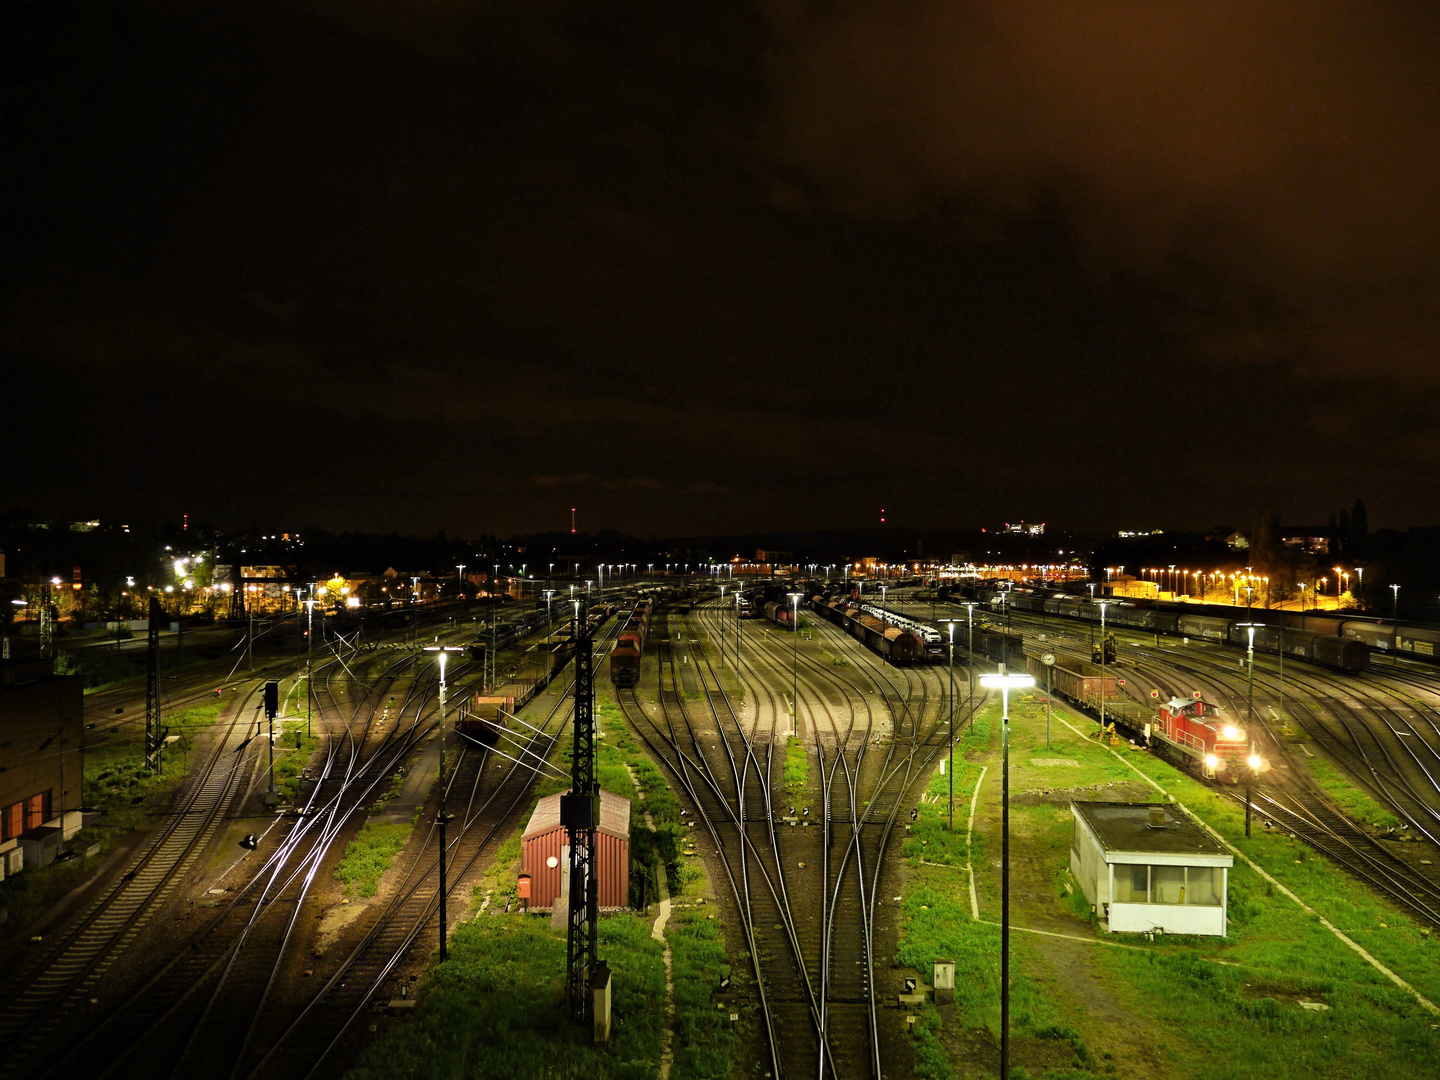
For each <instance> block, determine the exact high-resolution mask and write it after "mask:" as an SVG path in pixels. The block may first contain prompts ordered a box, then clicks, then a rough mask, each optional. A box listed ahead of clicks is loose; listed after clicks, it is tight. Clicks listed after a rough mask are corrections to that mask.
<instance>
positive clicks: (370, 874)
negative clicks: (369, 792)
mask: <svg viewBox="0 0 1440 1080" xmlns="http://www.w3.org/2000/svg"><path fill="white" fill-rule="evenodd" d="M411 831H412V829H411V826H410V825H408V824H406V823H404V822H399V823H395V824H383V823H381V822H378V821H367V822H366V823H365V825H364V827H363V828H361V830H360V832H359V833H358V834H357V835H356V837H355V839H354V840H351V841H350V843H349V844H348V845H347V846H346V848H345V854H344V856H342V857H341V859H340V863H339V865H337V866H336V867H335V879H336V880H337V881H339V882H340V883H341V884H342V885H344V886H345V895H346V896H354V897H362V898H368V897H371V896H374V895H375V892H376V890H377V889H379V887H380V878H381V877H383V876H384V874H385V871H386V870H389V869H390V866H391V864H392V863H394V861H395V856H396V855H398V854H400V849H401V848H403V847H404V846H405V841H406V840H408V839H409V838H410V833H411Z"/></svg>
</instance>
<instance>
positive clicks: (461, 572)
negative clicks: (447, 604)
mask: <svg viewBox="0 0 1440 1080" xmlns="http://www.w3.org/2000/svg"><path fill="white" fill-rule="evenodd" d="M455 588H456V593H455V595H456V596H457V597H458V598H459V599H461V600H464V599H465V564H464V563H463V562H462V563H456V564H455Z"/></svg>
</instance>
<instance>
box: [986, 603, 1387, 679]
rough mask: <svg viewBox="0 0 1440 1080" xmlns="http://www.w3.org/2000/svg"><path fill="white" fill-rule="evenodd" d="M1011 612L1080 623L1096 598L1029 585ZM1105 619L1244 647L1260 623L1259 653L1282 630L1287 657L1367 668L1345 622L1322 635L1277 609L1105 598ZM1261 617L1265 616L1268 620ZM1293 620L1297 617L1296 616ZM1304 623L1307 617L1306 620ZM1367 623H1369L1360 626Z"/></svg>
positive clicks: (1275, 644)
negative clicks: (1246, 611)
mask: <svg viewBox="0 0 1440 1080" xmlns="http://www.w3.org/2000/svg"><path fill="white" fill-rule="evenodd" d="M1005 602H1006V603H1007V604H1008V605H1009V606H1011V607H1013V608H1014V609H1015V610H1016V611H1026V612H1032V613H1037V614H1038V613H1044V614H1045V615H1055V616H1058V617H1060V618H1070V619H1077V620H1079V621H1081V622H1089V623H1098V622H1100V621H1101V611H1100V602H1099V601H1092V600H1090V599H1089V598H1088V597H1079V596H1072V595H1070V594H1068V593H1059V592H1051V591H1048V590H1044V591H1042V590H1038V589H1029V588H1018V589H1012V590H1011V591H1010V592H1009V594H1008V596H1007V598H1006V601H1005ZM1104 604H1105V612H1104V622H1105V624H1106V625H1107V626H1115V627H1122V626H1123V627H1126V628H1129V629H1135V630H1144V631H1148V632H1150V633H1154V634H1166V635H1169V636H1171V637H1187V638H1199V639H1201V640H1204V641H1217V642H1223V643H1225V644H1229V645H1238V646H1240V647H1242V648H1243V647H1246V646H1247V645H1248V642H1249V632H1250V630H1249V627H1248V626H1247V625H1246V624H1247V623H1248V622H1254V623H1257V624H1258V623H1262V622H1264V623H1265V625H1263V626H1257V628H1256V631H1255V648H1256V650H1257V651H1260V652H1269V653H1277V652H1279V650H1280V637H1281V631H1282V629H1283V633H1284V639H1285V640H1284V647H1285V655H1286V656H1287V657H1289V658H1293V659H1299V660H1307V661H1309V662H1310V663H1313V664H1319V665H1320V666H1322V667H1327V668H1331V669H1332V670H1335V671H1343V672H1348V673H1351V674H1353V673H1355V672H1360V671H1365V670H1366V669H1368V668H1369V666H1370V646H1369V645H1367V644H1366V643H1365V642H1364V641H1363V640H1360V639H1359V637H1357V636H1355V635H1353V634H1352V635H1350V636H1346V637H1341V636H1337V635H1338V632H1339V630H1340V628H1342V627H1345V626H1349V625H1350V624H1349V623H1341V622H1332V624H1331V629H1332V630H1333V631H1335V633H1332V634H1329V635H1327V634H1325V633H1322V632H1320V631H1319V630H1318V629H1316V628H1310V627H1298V626H1297V627H1293V628H1291V627H1286V626H1284V624H1283V623H1281V622H1280V621H1278V620H1277V619H1276V618H1274V617H1275V616H1279V615H1281V614H1282V613H1280V612H1273V611H1271V612H1254V613H1253V614H1252V615H1251V616H1250V617H1249V618H1248V619H1247V618H1245V617H1233V616H1215V615H1187V614H1181V613H1177V612H1172V611H1164V610H1161V609H1159V608H1156V607H1152V606H1148V605H1145V604H1138V603H1135V602H1134V601H1129V600H1116V599H1107V600H1105V601H1104ZM1263 616H1270V617H1271V618H1270V619H1269V621H1268V622H1267V621H1266V620H1265V619H1264V618H1262V617H1263ZM1297 618H1298V617H1297ZM1306 621H1309V620H1308V619H1307V620H1306ZM1360 625H1361V626H1364V627H1370V626H1371V625H1372V624H1370V623H1362V624H1360Z"/></svg>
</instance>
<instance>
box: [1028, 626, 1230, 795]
mask: <svg viewBox="0 0 1440 1080" xmlns="http://www.w3.org/2000/svg"><path fill="white" fill-rule="evenodd" d="M1025 661H1026V665H1027V667H1028V668H1029V671H1030V674H1032V675H1033V676H1035V682H1036V685H1037V686H1044V687H1047V688H1048V689H1049V690H1051V691H1053V692H1054V693H1055V694H1057V695H1059V696H1060V697H1062V698H1065V699H1066V700H1068V701H1071V702H1073V703H1074V704H1075V705H1077V706H1079V707H1080V708H1081V709H1083V710H1085V712H1087V713H1089V714H1090V715H1091V716H1093V717H1095V718H1096V719H1097V720H1098V719H1099V718H1100V717H1101V716H1102V715H1103V716H1104V718H1105V722H1106V723H1107V724H1114V725H1116V726H1117V727H1119V728H1122V729H1124V730H1125V731H1126V732H1127V733H1128V734H1130V735H1131V736H1133V737H1134V738H1135V739H1136V740H1137V741H1139V742H1141V743H1143V744H1147V745H1149V746H1150V747H1151V748H1152V749H1154V750H1155V751H1157V752H1158V753H1159V754H1160V755H1161V756H1162V757H1165V758H1166V759H1167V760H1169V761H1171V762H1173V763H1174V764H1175V765H1178V766H1179V767H1181V768H1183V769H1188V770H1189V771H1190V772H1193V773H1196V774H1197V775H1200V776H1204V777H1206V778H1208V779H1212V780H1213V779H1217V778H1218V779H1221V780H1227V781H1231V782H1234V781H1236V780H1239V779H1240V778H1241V777H1242V776H1244V771H1243V770H1244V769H1245V766H1246V763H1247V743H1246V733H1245V728H1244V727H1243V726H1242V725H1240V724H1239V723H1237V722H1235V721H1234V720H1233V719H1230V718H1228V717H1226V716H1225V715H1224V714H1223V713H1222V712H1221V710H1220V709H1219V708H1218V707H1217V706H1215V705H1213V704H1211V703H1210V702H1208V701H1204V700H1202V699H1200V698H1199V697H1195V698H1193V699H1187V698H1181V697H1176V698H1171V699H1170V700H1168V701H1166V702H1164V703H1162V704H1161V705H1160V706H1159V709H1158V711H1157V710H1152V709H1150V708H1148V707H1146V706H1145V705H1142V704H1140V703H1139V702H1136V701H1132V700H1131V699H1130V698H1128V697H1125V696H1123V693H1122V688H1123V686H1124V680H1123V679H1121V678H1119V677H1117V676H1115V675H1112V674H1110V673H1109V672H1104V671H1102V670H1101V669H1100V668H1098V667H1095V666H1094V665H1091V664H1086V663H1084V662H1083V661H1080V660H1069V659H1063V660H1058V661H1056V662H1055V663H1054V664H1051V665H1050V666H1049V667H1048V668H1047V667H1046V666H1045V665H1044V664H1043V663H1041V661H1040V658H1039V657H1038V656H1036V655H1034V654H1031V655H1028V656H1026V658H1025Z"/></svg>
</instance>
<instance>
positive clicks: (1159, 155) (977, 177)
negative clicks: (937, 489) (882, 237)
mask: <svg viewBox="0 0 1440 1080" xmlns="http://www.w3.org/2000/svg"><path fill="white" fill-rule="evenodd" d="M782 23H783V25H784V26H785V27H786V29H787V31H788V33H787V38H788V42H787V47H786V48H784V49H783V50H782V51H781V52H780V53H779V54H778V58H777V59H776V61H775V63H774V65H773V71H774V76H775V80H776V83H777V85H778V86H779V87H780V88H781V98H780V103H779V107H778V108H777V110H776V113H775V117H774V121H773V123H772V126H771V140H772V143H771V144H772V146H773V147H774V149H775V152H776V154H777V155H778V156H779V157H781V158H782V159H783V160H785V161H786V162H787V163H788V164H789V165H790V166H791V168H792V169H794V170H795V171H797V172H798V173H799V174H801V175H803V176H804V177H805V178H806V179H807V180H808V181H809V182H810V183H811V184H813V185H814V187H815V189H816V190H817V191H818V192H819V194H820V198H821V199H822V200H823V202H824V205H825V206H826V207H827V208H829V209H833V210H837V211H839V212H842V213H848V214H853V215H856V216H861V217H879V218H890V219H897V220H913V219H915V218H916V217H917V216H928V215H930V214H931V213H932V212H933V211H934V209H935V207H936V206H937V205H941V206H943V205H947V204H959V205H960V209H959V212H958V214H957V215H956V217H957V218H958V222H959V224H960V225H961V227H968V228H969V230H970V231H972V232H973V233H975V234H977V235H981V236H985V235H987V234H988V235H994V234H995V231H996V229H997V227H998V226H997V223H999V222H1003V221H1006V220H1010V219H1013V218H1017V217H1023V216H1026V215H1028V214H1031V213H1033V212H1034V209H1035V206H1036V204H1037V203H1038V202H1040V201H1042V200H1045V199H1053V198H1059V199H1061V200H1063V202H1064V205H1065V208H1066V212H1067V219H1068V220H1069V221H1070V223H1071V225H1072V227H1073V229H1074V231H1075V235H1076V237H1077V240H1078V241H1079V243H1080V249H1079V250H1080V253H1081V255H1082V257H1083V259H1084V260H1085V264H1086V267H1087V269H1089V271H1090V272H1091V274H1092V275H1095V276H1099V275H1107V274H1114V273H1117V272H1124V271H1125V270H1127V269H1129V270H1135V271H1137V272H1140V273H1144V274H1146V275H1147V276H1158V277H1160V278H1161V279H1165V278H1169V277H1171V276H1173V274H1174V271H1175V268H1176V265H1177V263H1182V264H1191V265H1192V266H1193V267H1197V268H1199V269H1200V271H1201V272H1202V274H1203V275H1206V276H1208V277H1210V278H1212V279H1213V278H1219V279H1221V280H1220V281H1219V282H1218V285H1219V286H1220V288H1219V290H1218V291H1219V293H1220V295H1219V296H1218V297H1217V296H1216V295H1215V293H1216V291H1217V290H1216V288H1215V286H1216V284H1217V283H1216V282H1215V281H1213V280H1212V281H1205V280H1204V279H1203V278H1202V280H1201V281H1200V282H1198V283H1196V282H1194V281H1178V282H1175V283H1174V290H1175V292H1176V294H1177V300H1178V301H1179V302H1180V303H1181V304H1182V305H1183V310H1182V315H1183V316H1184V318H1185V319H1186V320H1188V321H1187V322H1182V323H1181V324H1180V325H1181V327H1182V329H1184V330H1186V331H1188V333H1189V334H1190V335H1191V336H1192V338H1193V340H1194V343H1195V345H1196V346H1197V347H1199V348H1203V349H1204V350H1206V352H1207V355H1208V356H1209V357H1210V358H1211V359H1213V360H1215V361H1217V362H1220V363H1226V362H1230V363H1236V364H1245V363H1249V362H1256V361H1260V362H1263V361H1266V360H1270V359H1273V358H1275V357H1284V356H1291V355H1294V354H1295V353H1296V352H1297V351H1298V350H1301V349H1303V350H1304V351H1305V352H1306V354H1307V361H1308V362H1309V363H1311V364H1312V365H1315V366H1317V367H1319V368H1320V369H1322V370H1331V371H1335V372H1337V373H1342V374H1357V373H1364V374H1367V375H1373V374H1393V375H1395V376H1398V377H1400V378H1402V379H1405V380H1408V381H1411V382H1417V383H1425V384H1428V385H1432V386H1433V385H1434V384H1435V382H1436V381H1437V377H1440V364H1437V363H1436V346H1437V344H1440V341H1437V330H1440V255H1437V252H1440V68H1437V67H1436V65H1435V62H1434V57H1435V56H1436V54H1437V51H1440V12H1437V9H1434V8H1431V7H1427V6H1424V5H1412V4H1369V5H1363V6H1360V7H1357V6H1355V5H1352V4H1331V3H1301V4H1255V3H1247V2H1243V0H1241V2H1236V3H1212V4H1154V3H1138V2H1131V3H1096V2H1094V0H1077V2H1070V3H1059V4H1002V5H990V4H956V3H918V4H905V5H875V4H842V5H838V6H831V5H825V6H824V7H817V8H816V9H815V10H814V12H813V13H812V12H805V13H804V14H799V15H797V14H796V13H795V12H794V11H793V10H792V11H788V12H787V16H786V18H785V19H784V20H782ZM782 197H783V195H782ZM1196 284H1199V285H1201V286H1202V288H1200V289H1198V290H1196V289H1194V286H1195V285H1196ZM1205 285H1209V286H1210V288H1208V289H1206V288H1203V286H1205ZM1226 291H1239V292H1240V293H1241V295H1242V296H1244V295H1245V294H1249V293H1253V294H1259V295H1261V296H1263V297H1264V298H1265V303H1264V310H1262V311H1250V310H1246V308H1247V307H1248V306H1249V303H1248V302H1246V303H1242V305H1241V307H1240V309H1239V310H1236V308H1235V298H1234V297H1233V296H1228V295H1225V293H1226ZM1217 301H1218V304H1219V309H1218V310H1207V309H1210V308H1211V307H1212V305H1214V304H1216V303H1217Z"/></svg>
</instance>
